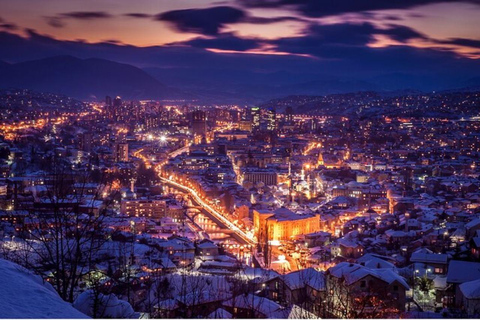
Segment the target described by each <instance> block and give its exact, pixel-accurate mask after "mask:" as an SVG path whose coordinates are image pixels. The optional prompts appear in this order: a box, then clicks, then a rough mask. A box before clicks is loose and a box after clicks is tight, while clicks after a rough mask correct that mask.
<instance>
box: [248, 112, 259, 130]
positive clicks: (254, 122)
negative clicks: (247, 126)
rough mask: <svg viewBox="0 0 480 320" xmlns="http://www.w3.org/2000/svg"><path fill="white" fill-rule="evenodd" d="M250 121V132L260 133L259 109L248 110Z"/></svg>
mask: <svg viewBox="0 0 480 320" xmlns="http://www.w3.org/2000/svg"><path fill="white" fill-rule="evenodd" d="M250 112H251V119H252V131H253V132H258V131H260V120H261V110H260V108H259V107H254V108H252V109H250Z"/></svg>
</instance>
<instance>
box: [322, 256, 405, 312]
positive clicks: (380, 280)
mask: <svg viewBox="0 0 480 320" xmlns="http://www.w3.org/2000/svg"><path fill="white" fill-rule="evenodd" d="M325 275H326V277H325V278H326V290H327V292H326V306H325V307H326V309H327V313H326V314H327V315H328V317H340V318H345V317H360V318H368V317H372V316H380V317H383V318H385V317H387V316H386V315H387V314H386V312H393V313H396V314H398V313H399V312H403V311H405V302H406V291H407V290H409V289H410V287H409V286H408V284H407V282H406V281H405V279H404V278H403V277H401V276H400V275H398V274H397V273H396V272H394V271H393V270H391V269H370V268H367V267H365V266H362V265H359V264H355V263H348V262H341V263H339V264H337V265H336V266H334V267H332V268H330V269H328V270H327V271H326V273H325ZM360 305H361V306H362V307H361V308H359V306H360ZM359 309H362V311H361V312H360V311H359ZM371 313H376V314H374V315H373V314H371Z"/></svg>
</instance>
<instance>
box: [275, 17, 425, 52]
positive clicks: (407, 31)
mask: <svg viewBox="0 0 480 320" xmlns="http://www.w3.org/2000/svg"><path fill="white" fill-rule="evenodd" d="M375 35H386V36H388V37H389V38H391V39H394V40H396V41H399V42H402V43H404V42H406V41H408V40H411V39H416V38H421V39H427V38H426V37H425V36H424V35H422V34H421V33H419V32H417V31H415V30H413V29H411V28H408V27H405V26H399V25H390V26H389V27H388V28H387V29H379V28H377V27H375V26H374V25H372V24H371V23H367V22H364V23H361V24H352V23H337V24H328V25H311V26H310V27H309V28H308V29H307V30H305V35H304V36H302V37H290V38H281V39H277V40H273V41H272V44H273V45H274V46H276V47H277V50H278V51H282V52H288V53H295V54H307V55H311V56H316V57H319V58H326V59H336V58H342V57H353V56H354V55H355V54H363V52H365V50H367V51H369V50H370V48H367V47H366V46H367V44H369V43H371V42H373V40H374V38H375Z"/></svg>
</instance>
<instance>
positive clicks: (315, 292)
mask: <svg viewBox="0 0 480 320" xmlns="http://www.w3.org/2000/svg"><path fill="white" fill-rule="evenodd" d="M266 292H267V296H268V298H269V299H271V300H273V301H276V302H279V303H281V304H287V305H291V304H296V305H298V306H299V307H301V308H303V309H305V310H307V311H308V312H311V313H314V314H316V315H319V314H320V307H321V305H322V303H320V302H321V301H323V297H324V296H325V277H324V273H323V272H321V271H317V270H315V269H313V268H307V269H302V270H298V271H294V272H290V273H288V274H285V275H281V276H280V275H279V276H277V277H275V278H273V279H270V280H269V281H267V282H266Z"/></svg>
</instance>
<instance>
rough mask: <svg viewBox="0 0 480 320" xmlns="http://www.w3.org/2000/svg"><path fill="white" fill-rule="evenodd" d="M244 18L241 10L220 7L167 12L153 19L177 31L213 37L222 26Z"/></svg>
mask: <svg viewBox="0 0 480 320" xmlns="http://www.w3.org/2000/svg"><path fill="white" fill-rule="evenodd" d="M245 16H246V14H245V12H243V11H242V10H239V9H236V8H233V7H228V6H221V7H212V8H207V9H185V10H174V11H167V12H163V13H160V14H157V15H156V16H155V19H156V20H159V21H166V22H169V23H171V24H172V25H173V26H174V27H175V28H176V29H177V30H179V31H183V32H193V33H201V34H207V35H215V34H218V33H219V31H220V29H221V28H222V27H223V26H224V25H226V24H229V23H236V22H240V21H241V20H242V19H243V18H245Z"/></svg>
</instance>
